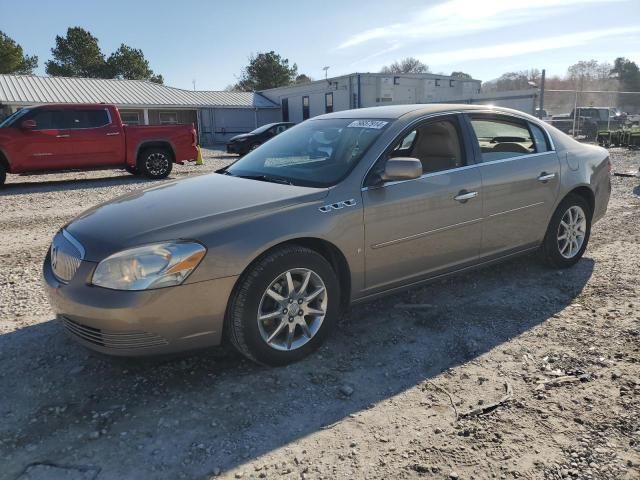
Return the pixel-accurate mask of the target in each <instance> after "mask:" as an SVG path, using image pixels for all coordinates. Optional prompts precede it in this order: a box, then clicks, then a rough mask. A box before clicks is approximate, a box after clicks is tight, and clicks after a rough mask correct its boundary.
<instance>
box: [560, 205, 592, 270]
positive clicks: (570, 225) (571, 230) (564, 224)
mask: <svg viewBox="0 0 640 480" xmlns="http://www.w3.org/2000/svg"><path fill="white" fill-rule="evenodd" d="M586 232H587V216H586V215H585V213H584V210H582V208H581V207H579V206H578V205H573V206H571V207H569V209H568V210H567V211H566V212H565V213H564V215H563V216H562V219H561V220H560V225H559V226H558V235H557V243H558V250H559V251H560V255H562V256H563V257H564V258H566V259H571V258H573V257H575V256H576V255H577V254H578V252H579V251H580V249H581V248H582V245H583V244H584V239H585V237H586Z"/></svg>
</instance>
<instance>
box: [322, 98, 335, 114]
mask: <svg viewBox="0 0 640 480" xmlns="http://www.w3.org/2000/svg"><path fill="white" fill-rule="evenodd" d="M331 112H333V93H325V94H324V113H331Z"/></svg>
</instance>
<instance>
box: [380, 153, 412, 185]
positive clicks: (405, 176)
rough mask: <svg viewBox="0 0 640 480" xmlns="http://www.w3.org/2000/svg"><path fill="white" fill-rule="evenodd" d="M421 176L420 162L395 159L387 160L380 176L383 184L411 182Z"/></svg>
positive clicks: (401, 158)
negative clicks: (400, 181) (402, 181)
mask: <svg viewBox="0 0 640 480" xmlns="http://www.w3.org/2000/svg"><path fill="white" fill-rule="evenodd" d="M421 176H422V162H421V161H420V160H418V159H417V158H409V157H397V158H390V159H389V160H387V164H386V165H385V167H384V172H382V175H381V176H380V179H381V180H382V181H383V182H395V181H398V180H413V179H414V178H420V177H421Z"/></svg>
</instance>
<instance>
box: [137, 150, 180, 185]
mask: <svg viewBox="0 0 640 480" xmlns="http://www.w3.org/2000/svg"><path fill="white" fill-rule="evenodd" d="M172 157H173V156H172V154H171V152H169V151H168V150H167V149H166V148H148V149H146V150H144V151H143V152H141V153H140V155H139V158H138V168H137V169H138V171H139V172H141V173H142V174H144V175H145V176H146V177H148V178H153V179H159V178H167V177H168V176H169V174H170V173H171V169H172V168H173V158H172Z"/></svg>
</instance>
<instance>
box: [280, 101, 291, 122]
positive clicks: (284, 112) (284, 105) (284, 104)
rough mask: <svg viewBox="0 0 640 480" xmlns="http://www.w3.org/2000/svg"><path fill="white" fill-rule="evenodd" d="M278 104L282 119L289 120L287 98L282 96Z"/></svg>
mask: <svg viewBox="0 0 640 480" xmlns="http://www.w3.org/2000/svg"><path fill="white" fill-rule="evenodd" d="M280 104H281V106H282V121H283V122H288V121H289V99H288V98H283V99H282V101H281V103H280Z"/></svg>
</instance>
